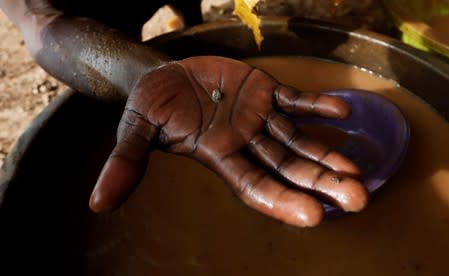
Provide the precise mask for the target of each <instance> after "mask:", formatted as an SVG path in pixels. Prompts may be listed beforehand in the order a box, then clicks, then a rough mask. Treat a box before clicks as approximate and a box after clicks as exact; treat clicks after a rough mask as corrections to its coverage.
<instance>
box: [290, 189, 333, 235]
mask: <svg viewBox="0 0 449 276" xmlns="http://www.w3.org/2000/svg"><path fill="white" fill-rule="evenodd" d="M292 196H294V197H295V199H291V201H290V202H291V205H290V216H287V218H286V219H284V222H285V223H287V224H290V225H294V226H297V227H303V228H304V227H315V226H317V225H318V224H320V223H321V221H322V220H323V219H324V215H325V213H324V208H323V205H322V204H321V203H320V202H319V201H318V200H316V199H315V198H314V197H312V196H310V195H307V194H303V193H298V192H293V191H292Z"/></svg>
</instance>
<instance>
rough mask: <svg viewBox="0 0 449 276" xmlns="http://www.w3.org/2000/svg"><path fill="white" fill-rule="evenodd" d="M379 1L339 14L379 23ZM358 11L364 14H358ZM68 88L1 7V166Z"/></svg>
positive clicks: (279, 10) (317, 10)
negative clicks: (37, 58)
mask: <svg viewBox="0 0 449 276" xmlns="http://www.w3.org/2000/svg"><path fill="white" fill-rule="evenodd" d="M376 1H377V0H346V2H345V3H347V6H342V7H341V9H340V10H339V11H338V12H337V14H339V15H345V14H347V15H348V16H349V17H346V19H347V18H349V19H350V21H351V22H358V21H360V22H361V23H360V25H371V26H373V27H374V28H376V26H377V25H378V22H383V21H382V20H383V19H382V16H383V14H382V12H379V9H377V8H373V3H374V2H376ZM261 3H262V4H263V5H261V6H260V7H259V11H260V13H261V14H270V15H273V14H276V15H300V16H305V15H310V16H309V17H311V18H322V17H323V14H324V16H325V17H326V16H327V15H328V11H329V7H330V6H329V5H330V3H331V2H330V0H315V1H305V0H304V1H303V0H270V1H264V2H263V1H262V2H261ZM323 6H324V9H323ZM328 6H329V7H328ZM202 8H203V17H204V19H205V20H207V21H211V20H217V19H220V18H223V17H228V16H232V8H233V5H232V0H204V1H203V4H202ZM323 11H324V13H323ZM364 11H369V13H370V15H369V16H367V15H366V14H365V13H364ZM354 14H359V16H358V17H357V18H355V17H354ZM173 16H174V14H173V12H171V11H170V10H168V9H167V8H165V9H162V10H161V11H160V12H159V13H158V15H157V16H155V17H153V18H152V19H151V21H149V23H148V24H146V25H145V26H144V28H143V37H144V38H145V39H148V38H151V37H154V36H156V35H158V34H161V33H164V32H167V31H170V30H173V29H174V28H177V27H180V26H181V24H179V22H178V21H177V20H175V19H173ZM354 18H355V20H354ZM346 19H345V20H346ZM167 22H169V23H167ZM358 24H359V23H358ZM65 89H66V86H65V85H64V84H62V83H60V82H58V81H57V80H55V79H54V78H52V77H51V76H49V75H48V74H46V73H45V72H44V71H43V70H42V69H41V68H40V67H39V66H38V65H37V64H36V63H35V62H34V61H33V59H32V57H31V56H30V54H29V53H28V51H27V50H26V48H25V45H24V41H23V38H22V35H21V34H20V32H19V31H18V30H17V29H16V28H15V26H14V25H13V24H12V23H11V22H10V21H9V20H8V18H7V17H6V16H5V15H4V14H3V13H2V12H1V11H0V166H2V164H3V161H4V158H5V156H6V154H7V153H8V152H9V150H10V149H11V147H12V145H13V144H14V142H15V141H16V139H17V138H18V137H19V136H20V134H21V133H22V132H23V131H24V130H25V129H26V127H27V126H28V125H29V124H30V122H31V121H32V120H33V118H34V117H35V116H36V115H37V114H38V113H39V112H41V111H42V109H43V108H44V107H45V106H46V105H47V104H48V103H49V102H50V101H51V100H52V99H53V98H54V97H55V96H57V95H58V94H60V93H61V92H62V91H64V90H65Z"/></svg>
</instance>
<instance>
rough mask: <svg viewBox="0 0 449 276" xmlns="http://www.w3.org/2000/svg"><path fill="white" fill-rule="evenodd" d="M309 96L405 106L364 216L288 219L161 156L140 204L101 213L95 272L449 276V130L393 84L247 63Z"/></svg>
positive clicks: (341, 72) (337, 72) (282, 64)
mask: <svg viewBox="0 0 449 276" xmlns="http://www.w3.org/2000/svg"><path fill="white" fill-rule="evenodd" d="M249 62H251V63H252V64H254V65H257V66H258V67H260V68H262V69H264V70H266V71H268V72H270V73H271V74H273V75H274V76H275V77H277V78H278V79H279V80H280V81H282V82H284V83H287V84H290V85H293V86H296V87H298V88H299V89H302V90H307V91H323V90H328V89H333V88H345V87H347V88H361V89H367V90H372V91H376V92H378V93H381V94H383V95H384V96H386V97H388V98H389V99H391V100H392V101H394V102H395V103H397V104H398V105H399V106H400V108H401V109H402V111H403V112H404V113H405V114H406V117H407V118H408V120H409V122H410V125H411V131H412V139H411V145H410V149H409V152H408V156H407V158H406V160H405V162H404V163H403V165H402V167H401V168H400V170H399V172H398V174H397V175H396V176H394V177H393V178H392V179H391V181H389V183H387V184H386V185H385V186H384V187H383V188H382V189H381V190H380V191H378V192H377V194H376V196H375V197H374V198H373V200H372V202H371V204H370V206H369V207H368V208H367V209H366V210H365V211H363V212H362V213H360V214H356V215H350V216H345V217H342V218H338V219H331V220H327V221H325V222H324V223H323V224H322V225H320V226H318V227H317V228H312V229H299V228H294V227H289V226H286V225H283V224H281V223H279V222H277V221H275V220H273V219H271V218H268V217H266V216H264V215H262V214H259V213H257V212H256V211H253V210H251V209H249V208H248V207H246V206H245V205H244V204H243V203H241V202H240V200H239V199H237V198H236V197H235V196H234V195H233V194H232V193H231V192H230V191H229V189H228V188H227V186H226V185H225V184H224V183H223V181H222V180H221V179H219V178H218V177H217V176H216V175H214V173H212V172H210V171H209V170H207V169H205V168H204V167H202V166H201V165H199V164H198V163H196V162H194V161H191V160H189V159H186V158H183V157H178V156H173V155H168V154H163V153H158V152H157V153H154V154H152V156H151V161H150V165H149V169H148V171H147V175H146V177H145V180H144V181H143V183H142V184H141V185H140V186H139V188H138V189H137V191H136V192H135V193H134V194H133V195H132V197H131V199H130V200H129V201H128V202H127V203H126V204H125V206H123V208H121V209H120V210H119V211H117V212H116V213H114V214H112V215H109V216H107V215H103V216H99V217H95V218H92V221H91V228H90V232H89V237H88V240H87V242H88V247H89V248H88V250H87V252H86V253H85V261H86V264H87V265H88V266H87V268H86V270H87V272H88V273H87V274H88V275H207V276H209V275H214V276H219V275H226V276H229V275H233V276H234V275H235V276H238V275H258V276H259V275H260V276H262V275H282V276H283V275H295V276H297V275H357V276H359V275H376V276H378V275H448V271H449V263H448V261H447V259H448V254H449V146H447V143H448V141H449V125H448V124H447V123H446V122H445V121H444V120H443V119H442V118H441V117H439V116H438V115H437V114H436V113H434V112H433V111H432V110H431V109H430V108H429V107H428V106H427V105H426V104H424V103H423V102H421V101H420V100H418V99H417V98H415V97H414V96H412V95H410V94H408V93H407V92H406V91H404V90H402V89H400V88H398V87H397V85H396V84H395V83H394V82H391V81H388V80H385V79H381V78H378V77H376V76H373V75H371V74H368V73H366V72H363V71H361V70H358V69H355V68H352V67H349V66H345V65H341V64H336V63H328V62H324V61H319V60H315V59H304V58H260V59H253V60H250V61H249Z"/></svg>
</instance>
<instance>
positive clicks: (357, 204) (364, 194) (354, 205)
mask: <svg viewBox="0 0 449 276" xmlns="http://www.w3.org/2000/svg"><path fill="white" fill-rule="evenodd" d="M354 182H355V183H356V184H355V185H354V186H353V187H352V189H351V191H350V193H349V196H348V204H346V205H345V208H344V210H345V211H346V212H353V213H358V212H361V211H362V210H363V209H365V208H366V206H367V205H368V202H369V192H368V190H367V189H366V187H365V186H364V185H362V184H361V183H359V182H358V181H356V180H354Z"/></svg>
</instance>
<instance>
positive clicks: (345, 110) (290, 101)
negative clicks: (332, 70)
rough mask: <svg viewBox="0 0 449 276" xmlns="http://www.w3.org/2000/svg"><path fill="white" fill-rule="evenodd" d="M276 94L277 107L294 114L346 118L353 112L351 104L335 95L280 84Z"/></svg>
mask: <svg viewBox="0 0 449 276" xmlns="http://www.w3.org/2000/svg"><path fill="white" fill-rule="evenodd" d="M274 95H275V101H276V105H277V107H279V108H280V109H281V110H282V111H283V112H285V113H287V114H289V115H293V116H299V115H319V116H322V117H328V118H335V119H344V118H347V117H348V116H349V115H350V114H351V106H350V105H349V104H348V103H347V102H345V101H344V100H342V99H340V98H338V97H335V96H329V95H324V94H319V93H306V92H299V91H298V90H296V89H294V88H292V87H288V86H285V85H280V86H279V87H278V88H277V89H276V91H275V92H274Z"/></svg>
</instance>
